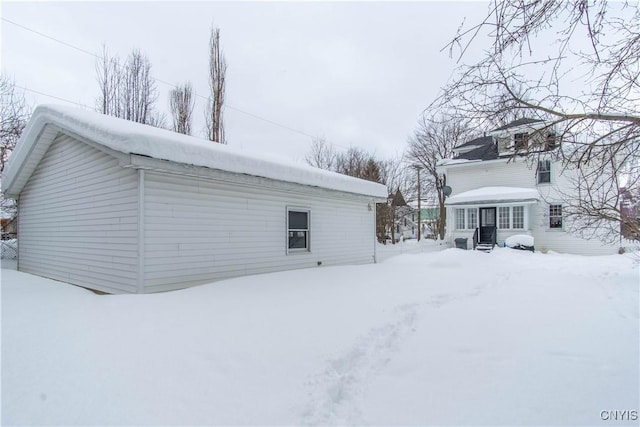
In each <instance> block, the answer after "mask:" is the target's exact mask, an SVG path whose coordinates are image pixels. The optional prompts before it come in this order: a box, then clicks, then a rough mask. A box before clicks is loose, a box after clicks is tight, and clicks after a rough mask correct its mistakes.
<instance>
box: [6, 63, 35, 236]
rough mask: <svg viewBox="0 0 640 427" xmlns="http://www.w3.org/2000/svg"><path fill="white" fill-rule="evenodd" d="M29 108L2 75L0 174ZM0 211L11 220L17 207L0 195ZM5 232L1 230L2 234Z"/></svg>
mask: <svg viewBox="0 0 640 427" xmlns="http://www.w3.org/2000/svg"><path fill="white" fill-rule="evenodd" d="M30 110H31V108H30V107H29V106H28V105H27V102H26V101H25V99H24V95H23V94H22V93H19V92H18V91H17V90H16V87H15V84H14V82H13V80H12V79H10V78H9V77H7V76H6V75H4V74H1V75H0V174H1V173H2V172H3V171H4V167H5V165H6V163H7V160H8V158H9V155H10V154H11V152H12V151H13V149H14V148H15V146H16V143H17V142H18V140H19V139H20V136H21V135H22V131H23V130H24V128H25V126H26V124H27V121H28V120H29V116H30V115H31V111H30ZM0 210H2V217H3V218H4V217H8V218H11V219H12V220H13V219H14V218H15V217H16V215H17V205H16V203H15V201H14V200H11V199H5V198H4V194H0ZM4 231H5V230H3V232H4Z"/></svg>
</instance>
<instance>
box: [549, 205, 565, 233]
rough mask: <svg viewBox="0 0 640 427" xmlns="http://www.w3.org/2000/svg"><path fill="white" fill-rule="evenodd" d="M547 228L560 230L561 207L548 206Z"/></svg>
mask: <svg viewBox="0 0 640 427" xmlns="http://www.w3.org/2000/svg"><path fill="white" fill-rule="evenodd" d="M549 228H562V205H549Z"/></svg>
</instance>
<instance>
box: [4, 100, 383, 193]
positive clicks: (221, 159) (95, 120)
mask: <svg viewBox="0 0 640 427" xmlns="http://www.w3.org/2000/svg"><path fill="white" fill-rule="evenodd" d="M49 124H53V125H55V126H57V127H59V128H61V129H63V130H66V131H69V132H72V133H75V134H77V135H78V136H81V137H83V138H86V139H88V140H90V141H93V142H95V143H98V144H100V145H103V146H105V147H108V148H110V149H112V150H114V151H117V152H121V153H125V154H138V155H143V156H149V157H152V158H156V159H161V160H169V161H172V162H177V163H183V164H189V165H195V166H204V167H208V168H212V169H218V170H224V171H228V172H233V173H239V174H246V175H253V176H260V177H263V178H270V179H274V180H278V181H286V182H293V183H298V184H303V185H308V186H314V187H321V188H327V189H331V190H338V191H344V192H348V193H355V194H362V195H367V196H373V197H379V198H385V199H386V197H387V188H386V186H384V185H382V184H378V183H374V182H370V181H365V180H362V179H358V178H353V177H350V176H346V175H342V174H338V173H335V172H330V171H325V170H322V169H318V168H314V167H311V166H307V165H300V164H296V163H293V162H291V161H288V160H285V159H281V158H278V157H274V156H267V155H264V154H262V153H260V154H258V153H248V152H245V151H243V150H240V149H238V148H236V147H233V146H228V145H222V144H217V143H214V142H210V141H207V140H203V139H200V138H196V137H193V136H188V135H182V134H179V133H175V132H172V131H169V130H165V129H160V128H155V127H152V126H147V125H143V124H140V123H135V122H131V121H128V120H123V119H118V118H116V117H112V116H107V115H104V114H100V113H97V112H93V111H86V110H80V109H75V108H69V107H62V106H58V105H41V106H38V107H37V108H36V109H35V111H34V112H33V115H32V117H31V120H30V121H29V124H28V125H27V127H26V128H25V131H24V133H23V135H22V137H21V138H20V141H19V142H18V144H17V146H16V149H15V150H14V152H13V153H12V155H11V157H10V159H9V163H8V165H7V170H6V171H5V175H4V178H5V180H6V182H8V183H12V182H14V181H15V178H16V175H17V174H19V173H21V169H22V165H23V164H24V163H25V162H26V161H27V158H28V156H29V154H30V152H31V151H32V149H33V146H34V145H35V144H37V142H38V139H39V138H40V135H41V133H42V132H43V130H44V128H45V127H46V126H47V125H49ZM10 185H11V184H10ZM11 190H12V191H11V193H12V194H16V193H17V192H19V191H16V190H19V189H15V188H13V189H11Z"/></svg>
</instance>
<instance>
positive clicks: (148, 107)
mask: <svg viewBox="0 0 640 427" xmlns="http://www.w3.org/2000/svg"><path fill="white" fill-rule="evenodd" d="M96 73H97V78H98V84H99V85H100V96H99V97H98V99H97V102H96V104H97V109H98V111H100V112H101V113H103V114H109V115H112V116H115V117H119V118H121V119H126V120H131V121H134V122H138V123H144V124H148V125H152V126H156V127H164V117H163V116H162V115H161V114H160V113H158V112H157V111H156V110H155V102H156V101H157V99H158V90H157V88H156V83H155V79H154V78H153V77H152V76H151V62H150V61H149V59H148V58H147V57H146V56H145V55H144V54H143V53H142V52H141V51H140V50H133V51H132V52H131V53H130V54H129V56H128V57H127V60H126V61H125V62H124V63H121V61H120V59H119V58H118V57H117V56H113V57H112V56H110V55H109V53H108V51H107V50H106V48H103V53H102V56H101V57H100V59H99V60H98V62H97V63H96Z"/></svg>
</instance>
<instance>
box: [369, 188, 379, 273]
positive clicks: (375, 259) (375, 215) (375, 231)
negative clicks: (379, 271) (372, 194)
mask: <svg viewBox="0 0 640 427" xmlns="http://www.w3.org/2000/svg"><path fill="white" fill-rule="evenodd" d="M369 206H372V209H373V263H374V264H377V263H378V209H376V201H375V200H373V199H372V200H371V202H370V203H369Z"/></svg>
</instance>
